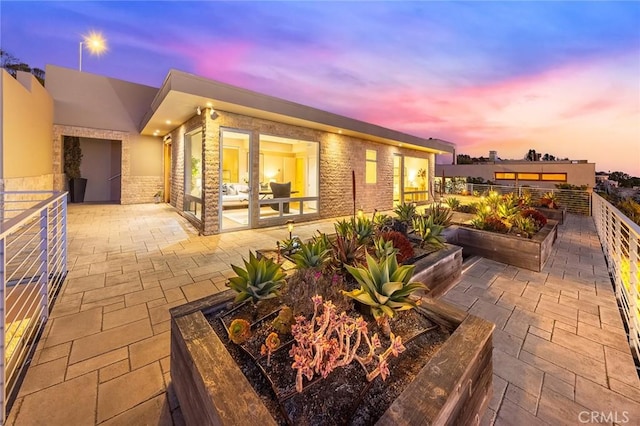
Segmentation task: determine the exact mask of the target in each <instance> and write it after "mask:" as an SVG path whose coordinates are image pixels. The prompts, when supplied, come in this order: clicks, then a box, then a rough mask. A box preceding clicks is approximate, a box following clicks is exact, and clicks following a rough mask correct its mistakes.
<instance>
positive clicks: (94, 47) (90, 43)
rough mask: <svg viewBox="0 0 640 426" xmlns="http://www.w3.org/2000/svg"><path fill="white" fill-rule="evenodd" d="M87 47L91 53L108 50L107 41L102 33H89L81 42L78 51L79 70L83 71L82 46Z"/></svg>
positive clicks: (96, 53)
mask: <svg viewBox="0 0 640 426" xmlns="http://www.w3.org/2000/svg"><path fill="white" fill-rule="evenodd" d="M83 46H84V47H86V48H87V50H89V53H92V54H94V55H101V54H102V53H103V52H104V51H106V50H107V41H106V40H105V39H104V37H102V34H100V33H97V32H94V31H92V32H91V33H89V35H86V36H84V38H83V40H82V41H81V42H80V50H79V51H78V53H79V56H78V71H82V47H83Z"/></svg>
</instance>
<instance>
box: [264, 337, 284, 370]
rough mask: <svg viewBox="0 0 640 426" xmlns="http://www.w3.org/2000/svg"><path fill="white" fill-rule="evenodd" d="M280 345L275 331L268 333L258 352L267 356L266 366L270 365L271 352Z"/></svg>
mask: <svg viewBox="0 0 640 426" xmlns="http://www.w3.org/2000/svg"><path fill="white" fill-rule="evenodd" d="M278 346H280V338H279V337H278V334H276V333H270V334H269V335H268V336H267V338H266V339H264V343H263V344H262V347H261V348H260V353H261V354H262V355H266V356H267V367H268V366H270V365H271V354H272V353H273V351H275V350H276V349H278Z"/></svg>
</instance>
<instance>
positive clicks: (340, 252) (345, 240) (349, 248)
mask: <svg viewBox="0 0 640 426" xmlns="http://www.w3.org/2000/svg"><path fill="white" fill-rule="evenodd" d="M332 247H333V257H334V259H335V262H336V264H337V265H336V266H337V267H338V268H341V267H343V266H345V265H355V264H356V263H358V262H360V261H361V260H362V259H363V247H364V246H362V245H361V244H359V243H358V239H357V238H356V237H355V236H348V237H343V236H342V235H337V236H336V240H335V242H333V243H332Z"/></svg>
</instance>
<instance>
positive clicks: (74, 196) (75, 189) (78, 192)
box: [69, 178, 87, 203]
mask: <svg viewBox="0 0 640 426" xmlns="http://www.w3.org/2000/svg"><path fill="white" fill-rule="evenodd" d="M86 190H87V180H86V179H85V178H73V179H69V198H70V199H71V202H72V203H84V193H85V191H86Z"/></svg>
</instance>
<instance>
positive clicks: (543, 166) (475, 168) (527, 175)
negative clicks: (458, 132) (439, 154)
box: [436, 151, 608, 188]
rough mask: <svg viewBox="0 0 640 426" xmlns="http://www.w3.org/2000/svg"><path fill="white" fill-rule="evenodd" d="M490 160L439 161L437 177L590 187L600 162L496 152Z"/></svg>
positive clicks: (490, 156) (491, 154)
mask: <svg viewBox="0 0 640 426" xmlns="http://www.w3.org/2000/svg"><path fill="white" fill-rule="evenodd" d="M492 158H493V159H494V160H491V159H492ZM489 159H490V161H486V162H483V163H477V164H437V165H436V177H439V178H442V176H444V177H445V179H446V178H454V177H464V178H467V177H471V178H482V179H484V180H485V181H491V182H492V183H494V184H495V185H516V184H517V185H528V186H537V187H543V188H554V187H555V185H556V184H562V183H564V184H569V185H576V186H582V185H586V186H587V187H589V188H593V186H594V185H595V179H594V177H595V175H596V173H595V167H596V165H595V163H589V162H588V161H587V160H561V161H526V160H500V159H498V156H497V152H496V151H489ZM607 177H608V175H607Z"/></svg>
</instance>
